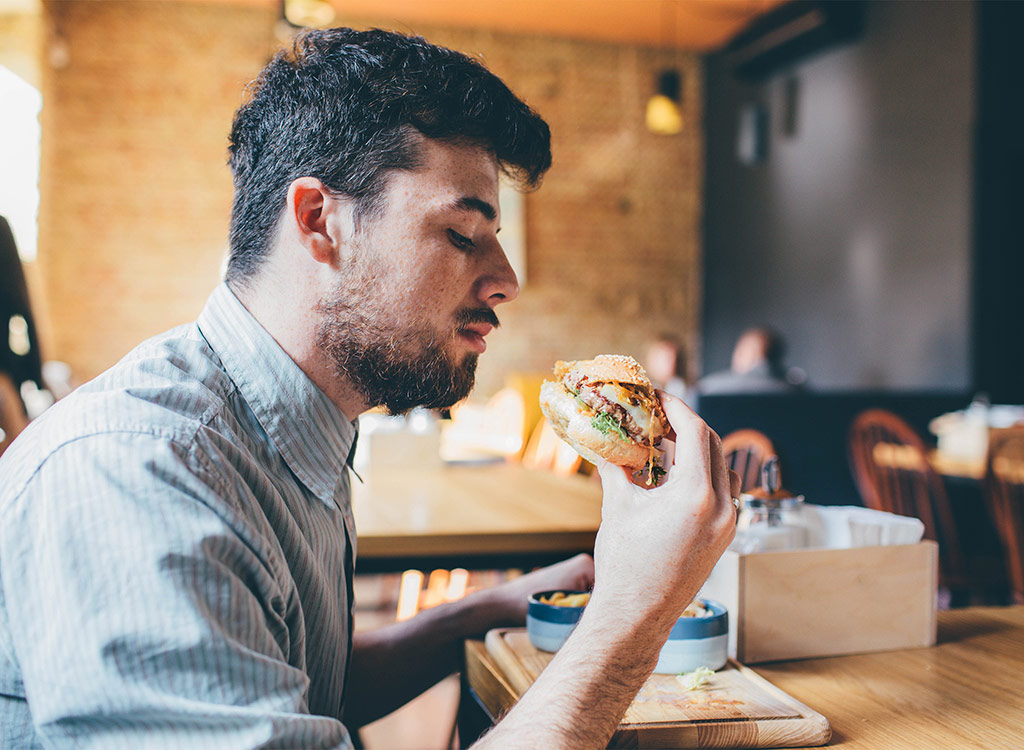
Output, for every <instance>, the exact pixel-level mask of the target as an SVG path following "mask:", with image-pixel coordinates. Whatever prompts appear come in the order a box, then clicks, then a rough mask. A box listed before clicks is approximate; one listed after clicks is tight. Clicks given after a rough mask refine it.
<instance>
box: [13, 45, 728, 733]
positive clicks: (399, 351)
mask: <svg viewBox="0 0 1024 750" xmlns="http://www.w3.org/2000/svg"><path fill="white" fill-rule="evenodd" d="M229 151H230V165H231V169H232V173H233V176H234V184H235V196H234V203H233V207H232V216H231V225H230V245H231V253H230V258H229V262H228V267H227V272H226V278H225V282H224V283H223V284H221V285H220V286H218V287H217V288H216V289H215V290H214V291H213V293H212V294H211V296H210V298H209V300H208V301H207V304H206V307H205V308H204V309H203V311H202V313H201V314H200V316H199V318H198V320H197V321H195V322H193V323H190V324H187V325H183V326H180V327H178V328H175V329H172V330H170V331H168V332H166V333H164V334H162V335H160V336H157V337H155V338H153V339H150V340H149V341H146V342H143V343H142V344H140V345H139V346H138V347H137V348H136V349H134V350H133V351H132V352H130V353H129V354H128V355H127V356H126V357H125V358H124V359H123V360H122V361H121V362H119V363H118V364H117V365H115V366H114V367H113V368H111V369H110V370H108V371H107V372H106V373H104V374H102V375H100V376H99V377H98V378H96V379H95V380H93V381H91V382H90V383H86V384H84V385H82V386H80V387H79V388H78V389H76V390H75V391H74V392H72V393H71V394H69V395H68V396H67V397H66V398H63V399H61V400H60V401H58V402H57V404H56V405H54V406H53V407H52V408H51V409H49V410H47V411H46V413H45V414H43V415H42V416H41V417H39V418H38V419H36V420H34V421H33V422H32V423H31V424H30V425H29V426H28V427H27V428H26V429H25V431H24V432H23V433H22V434H21V436H20V437H19V438H18V439H17V440H15V442H14V443H13V445H12V446H11V448H10V449H9V450H8V451H7V453H6V454H5V455H4V456H3V457H2V458H0V518H2V523H0V574H2V577H0V585H2V589H0V746H2V747H4V748H38V747H44V746H45V747H47V748H71V747H89V748H94V749H103V748H131V749H132V750H138V749H142V750H146V749H153V748H168V749H170V748H183V747H188V748H194V747H206V748H218V749H219V748H225V749H227V748H256V747H295V748H299V747H302V748H309V747H317V748H347V747H351V746H352V736H351V734H350V729H352V730H355V729H356V728H358V727H360V726H362V725H364V724H366V723H369V722H371V721H374V720H375V719H377V718H379V717H381V716H383V715H385V714H387V713H389V712H391V711H393V710H394V709H396V708H398V707H399V706H401V705H402V704H404V703H405V702H407V701H408V700H410V699H412V698H413V697H415V696H416V695H417V694H419V693H421V692H422V691H424V690H425V689H427V688H428V687H430V686H431V685H433V684H434V683H436V682H437V681H438V680H440V679H442V678H444V677H445V676H447V675H448V674H450V673H452V672H453V671H455V670H457V669H458V668H459V665H460V664H461V653H462V641H463V639H464V638H466V637H469V636H480V635H482V634H483V633H485V632H486V631H487V630H488V629H490V628H494V627H498V626H501V625H522V623H523V622H524V620H525V614H526V606H527V597H528V595H529V594H532V593H536V592H538V591H543V590H558V589H563V590H565V589H574V590H579V589H588V588H590V587H591V584H593V592H592V596H591V599H590V603H589V604H588V605H587V608H586V611H585V613H584V615H583V617H582V619H581V621H580V623H579V625H578V627H577V628H576V630H575V632H574V634H573V635H572V636H571V637H570V638H569V640H568V641H567V642H566V644H565V645H564V646H563V647H562V649H561V650H560V652H559V654H558V656H557V657H556V658H555V660H554V661H553V662H552V664H551V665H550V666H549V667H548V668H547V669H545V670H544V673H543V674H542V675H541V676H540V678H539V679H538V680H537V682H536V683H535V684H534V685H533V686H532V687H531V688H530V690H529V691H527V693H526V694H525V695H524V696H523V697H522V698H521V699H520V701H519V703H518V704H517V705H516V706H515V707H514V708H513V709H512V710H511V711H510V712H509V713H508V714H507V715H506V716H505V717H504V718H503V719H502V720H501V721H500V722H499V723H498V725H497V726H496V727H495V728H494V729H493V730H492V731H491V732H490V733H488V734H487V735H485V736H484V738H483V739H482V740H481V741H480V746H481V747H482V748H483V747H499V748H506V747H543V748H570V747H571V748H599V747H605V746H606V745H607V743H608V741H609V739H610V738H611V736H612V733H613V732H614V730H615V728H616V726H617V725H618V723H619V721H620V719H621V717H622V716H623V714H624V713H625V711H626V708H627V706H628V705H629V703H630V702H631V700H632V699H633V697H634V695H635V694H636V693H637V691H638V690H639V689H640V687H641V685H642V684H643V682H644V681H645V680H646V679H647V677H648V676H649V675H650V674H651V673H652V671H653V669H654V667H655V664H656V663H657V660H658V654H659V651H660V649H661V646H662V644H663V643H664V642H665V640H666V639H667V637H668V634H669V631H670V630H671V629H672V626H673V625H674V624H675V622H676V620H677V619H678V617H679V615H680V613H681V612H682V610H683V609H684V608H685V607H686V605H687V604H689V602H690V601H691V600H692V599H693V597H694V595H695V594H696V593H697V590H698V588H699V586H700V584H701V583H702V582H703V581H704V580H705V578H706V577H707V575H708V574H709V573H710V571H711V569H712V567H713V566H714V564H715V562H716V561H717V559H718V557H719V556H720V555H721V553H722V552H723V551H724V549H725V547H726V546H727V545H728V544H729V542H730V540H731V539H732V535H733V533H734V529H735V521H736V511H735V507H734V504H733V502H732V499H731V498H732V497H733V496H734V495H735V494H736V493H737V492H738V490H739V484H738V478H737V477H735V476H734V475H730V473H729V471H728V469H727V468H726V465H725V461H724V458H723V456H722V450H721V441H719V440H718V437H717V436H716V435H715V434H714V433H713V432H711V431H710V430H709V429H708V428H707V425H705V424H704V423H703V422H701V420H700V419H699V418H697V417H696V416H695V415H694V414H693V413H692V412H691V411H689V410H688V409H687V408H686V406H685V405H683V404H682V403H681V402H680V401H678V400H677V399H675V398H673V397H671V396H665V397H664V399H663V401H664V407H665V412H666V414H667V416H668V419H669V421H670V422H671V424H672V425H673V427H674V434H673V437H674V440H673V441H671V445H669V446H667V447H666V450H667V455H668V456H669V458H668V459H667V462H668V466H667V467H666V468H667V470H668V473H667V477H666V479H665V480H664V482H663V483H662V484H661V485H660V486H657V487H654V488H652V489H649V490H648V489H644V488H642V487H639V486H637V485H635V484H633V483H632V481H631V475H630V472H629V471H628V470H625V469H623V468H621V467H617V466H611V465H609V464H603V465H602V466H600V467H599V470H600V472H601V475H602V484H603V487H604V493H603V494H604V497H603V509H602V517H603V521H602V525H601V529H600V531H599V532H598V535H597V541H596V544H595V551H594V556H593V558H591V557H590V556H589V555H579V556H576V557H574V558H572V559H570V560H567V561H564V562H562V563H559V564H557V565H554V566H551V567H548V568H542V569H539V570H536V571H533V572H531V573H528V574H527V575H525V576H522V577H520V578H516V579H514V580H512V581H510V582H507V583H505V584H503V585H501V586H497V587H494V588H490V589H484V590H481V591H477V592H474V593H473V594H471V595H469V596H467V597H465V598H464V599H461V600H459V601H457V602H452V603H448V604H444V605H441V606H439V607H436V608H433V609H429V610H426V611H424V612H422V613H421V614H419V615H418V616H416V617H414V618H412V619H410V620H407V621H404V622H398V623H394V624H393V625H390V626H387V627H385V628H381V629H379V630H375V631H369V632H360V633H358V634H354V633H353V630H352V585H353V575H354V572H355V566H356V548H355V543H356V533H355V525H354V524H355V521H354V519H353V517H352V510H351V502H350V500H351V498H350V482H351V479H350V476H349V472H348V470H347V465H348V464H349V463H350V461H351V459H352V455H353V452H354V448H355V443H356V429H357V424H356V421H355V420H356V418H357V417H358V415H359V414H361V413H363V412H365V411H367V410H369V409H371V408H373V407H376V406H384V407H385V408H386V409H387V410H388V411H389V412H391V413H395V414H400V413H404V412H406V411H408V410H410V409H412V408H414V407H416V406H424V407H427V408H447V407H449V406H451V405H452V404H453V403H455V402H457V401H459V400H461V399H462V398H464V397H465V396H466V394H467V393H469V391H470V389H471V388H472V386H473V382H474V375H475V367H476V363H477V359H478V357H479V356H480V354H481V353H483V351H484V350H485V349H486V342H485V337H486V336H487V334H488V333H489V332H490V331H491V330H492V329H493V328H494V327H495V326H497V325H498V319H497V316H496V314H495V312H494V309H495V308H496V307H497V306H498V305H500V304H503V303H505V302H509V301H511V300H513V299H514V298H515V297H516V295H517V294H518V282H517V279H516V276H515V273H514V272H513V271H512V268H511V266H510V265H509V263H508V260H507V258H506V257H505V254H504V251H503V250H502V248H501V245H500V244H499V242H498V239H497V232H498V229H499V227H500V221H501V216H500V213H499V206H498V185H499V180H498V178H499V173H501V172H505V173H509V174H511V175H517V176H518V177H519V178H520V182H521V183H522V184H523V185H524V186H535V185H536V184H537V183H538V182H539V180H540V178H541V176H542V175H543V174H544V172H546V170H547V169H548V167H549V166H550V164H551V151H550V133H549V130H548V126H547V124H546V123H545V122H544V121H543V120H542V119H541V118H540V117H539V116H538V115H537V114H536V113H535V112H533V111H532V110H531V109H529V107H527V106H526V104H525V103H523V102H522V101H521V100H520V99H518V98H517V97H516V96H515V95H514V94H513V93H512V92H511V91H509V90H508V88H507V87H506V86H505V85H504V84H503V83H502V82H501V81H500V80H499V79H498V78H497V77H495V76H494V75H493V74H492V73H490V72H489V71H487V69H486V68H484V67H483V66H482V65H481V64H480V63H479V62H477V61H476V60H473V59H471V58H469V57H467V56H465V55H463V54H461V53H458V52H454V51H452V50H448V49H444V48H441V47H436V46H434V45H432V44H430V43H428V42H427V41H426V40H424V39H421V38H416V37H406V36H403V35H399V34H394V33H390V32H385V31H380V30H372V31H366V32H359V31H353V30H351V29H328V30H320V31H307V32H304V33H303V34H302V35H300V36H299V37H298V38H297V39H296V41H295V43H294V45H293V47H292V48H290V49H287V50H284V51H283V52H281V53H279V54H278V55H277V56H275V58H274V59H273V60H271V62H270V63H269V64H268V65H267V67H265V68H264V70H263V71H262V73H261V74H260V76H259V78H258V79H257V81H256V82H255V83H254V85H253V86H252V87H251V88H250V90H249V98H248V100H247V101H246V103H244V104H243V105H242V107H241V108H240V109H239V110H238V111H237V112H236V114H235V119H234V123H233V126H232V131H231V143H230V149H229ZM666 442H668V441H666ZM662 445H663V446H664V445H665V442H663V443H662ZM638 571H639V572H638Z"/></svg>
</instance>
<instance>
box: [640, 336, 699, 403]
mask: <svg viewBox="0 0 1024 750" xmlns="http://www.w3.org/2000/svg"><path fill="white" fill-rule="evenodd" d="M644 365H645V367H646V369H647V374H648V375H649V376H650V378H651V382H652V383H654V386H655V387H656V388H660V389H661V390H663V391H665V392H666V393H670V394H672V395H673V396H675V397H676V398H678V399H680V400H681V401H683V403H685V404H687V405H688V406H693V401H694V392H693V387H692V385H691V382H690V378H689V366H688V361H687V357H686V349H685V347H683V345H682V344H681V343H680V342H679V339H677V338H676V337H675V336H672V335H671V334H667V333H666V334H662V335H661V336H659V337H658V338H656V339H655V340H654V341H652V342H651V343H650V345H649V346H648V347H647V355H646V357H645V359H644Z"/></svg>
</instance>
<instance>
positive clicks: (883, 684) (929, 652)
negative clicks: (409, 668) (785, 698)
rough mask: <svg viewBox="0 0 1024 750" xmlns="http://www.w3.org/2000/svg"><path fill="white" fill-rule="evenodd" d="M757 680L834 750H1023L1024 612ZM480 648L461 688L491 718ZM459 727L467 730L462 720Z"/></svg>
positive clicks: (495, 690)
mask: <svg viewBox="0 0 1024 750" xmlns="http://www.w3.org/2000/svg"><path fill="white" fill-rule="evenodd" d="M754 669H755V671H756V672H758V673H759V674H760V675H761V676H763V677H765V678H766V679H767V680H768V681H769V682H771V683H772V684H774V685H775V686H777V687H779V688H781V689H782V690H784V691H785V692H787V693H788V694H789V695H791V696H793V697H794V698H796V699H797V700H798V701H801V702H803V703H805V704H807V705H808V706H810V707H811V708H812V709H814V710H815V711H818V712H819V713H821V714H824V716H825V717H826V718H827V719H828V720H829V722H830V723H831V725H832V741H831V742H830V743H829V746H830V747H842V748H848V749H849V750H920V749H921V748H957V749H958V750H967V749H976V750H996V749H997V748H1006V750H1009V749H1010V748H1021V747H1024V606H1018V607H1008V608H1001V607H985V608H980V607H978V608H970V609H962V610H950V611H946V612H940V613H939V632H938V644H937V645H935V646H933V647H931V648H920V649H911V650H906V651H889V652H881V653H875V654H861V655H856V656H841V657H832V658H826V659H806V660H801V661H790V662H777V663H774V664H760V665H756V666H755V667H754ZM495 670H497V668H496V667H495V666H494V664H493V662H492V661H491V660H490V658H489V656H488V654H487V651H486V649H485V648H484V645H483V643H482V642H480V641H470V642H468V643H467V646H466V670H465V675H466V677H465V683H464V685H466V686H468V687H469V688H471V689H472V691H473V693H474V694H475V696H478V699H477V701H473V702H470V701H467V700H464V701H463V706H462V711H463V713H464V714H467V713H471V711H472V706H473V705H477V704H478V702H479V703H482V704H483V705H484V706H485V707H486V709H487V710H488V712H490V713H491V714H492V715H495V714H498V713H500V712H501V711H502V710H503V709H504V708H507V707H508V706H509V705H511V704H512V702H514V698H513V697H512V693H511V692H510V689H509V688H508V686H507V684H502V678H501V676H500V670H499V671H497V672H496V671H495ZM461 726H465V727H473V726H474V722H473V721H472V719H471V718H466V717H465V716H464V717H463V722H462V724H461Z"/></svg>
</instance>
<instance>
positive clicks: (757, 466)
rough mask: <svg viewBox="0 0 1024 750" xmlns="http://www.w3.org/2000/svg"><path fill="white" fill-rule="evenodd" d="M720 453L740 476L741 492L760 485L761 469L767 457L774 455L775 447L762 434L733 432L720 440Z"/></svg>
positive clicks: (747, 431) (752, 431)
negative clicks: (723, 454)
mask: <svg viewBox="0 0 1024 750" xmlns="http://www.w3.org/2000/svg"><path fill="white" fill-rule="evenodd" d="M722 452H723V453H725V461H726V463H727V464H729V468H730V469H732V470H733V471H735V472H736V473H737V474H739V476H740V481H741V483H742V487H741V489H742V491H743V492H746V491H748V490H751V489H753V488H755V487H757V486H759V485H760V482H761V467H762V466H763V465H764V462H765V459H766V458H768V456H774V455H775V446H773V445H772V441H771V440H770V439H769V438H768V436H767V435H765V434H764V433H763V432H759V431H757V430H735V431H733V432H730V433H729V434H728V435H726V436H725V437H724V438H722Z"/></svg>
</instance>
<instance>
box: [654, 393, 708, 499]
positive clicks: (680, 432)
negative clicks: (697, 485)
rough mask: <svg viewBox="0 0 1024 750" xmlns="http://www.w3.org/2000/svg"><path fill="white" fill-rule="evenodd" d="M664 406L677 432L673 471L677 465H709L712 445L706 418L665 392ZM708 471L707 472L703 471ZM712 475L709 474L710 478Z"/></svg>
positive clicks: (666, 414) (691, 466)
mask: <svg viewBox="0 0 1024 750" xmlns="http://www.w3.org/2000/svg"><path fill="white" fill-rule="evenodd" d="M661 403H662V407H663V408H664V409H665V416H666V417H668V421H669V424H671V425H672V428H673V431H674V432H675V435H674V437H675V446H676V450H675V461H674V462H673V465H672V466H670V467H667V468H669V470H670V471H671V469H672V468H674V467H675V466H686V465H688V468H693V466H694V464H696V465H703V466H704V467H705V468H706V467H707V465H708V459H709V457H710V449H709V448H710V446H709V443H708V437H707V433H708V432H709V431H710V430H709V429H708V426H707V425H706V424H704V420H702V419H701V418H700V417H698V416H697V415H696V414H694V413H693V411H692V410H691V409H690V407H688V406H687V405H686V404H684V403H683V402H682V401H680V400H679V399H677V398H674V397H672V396H669V395H668V394H664V396H663V398H662V400H661ZM701 473H707V472H701ZM710 479H711V477H710V475H708V480H709V481H710Z"/></svg>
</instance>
